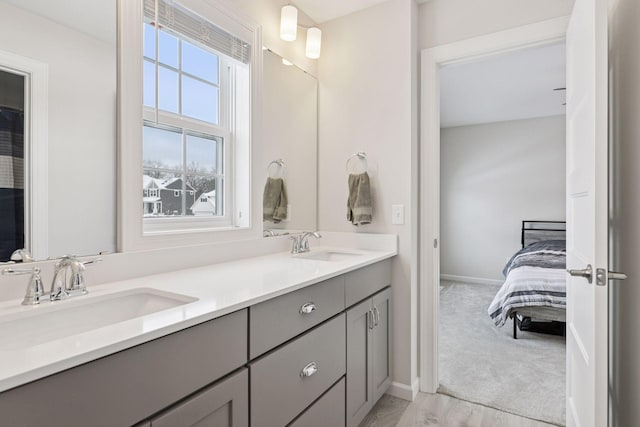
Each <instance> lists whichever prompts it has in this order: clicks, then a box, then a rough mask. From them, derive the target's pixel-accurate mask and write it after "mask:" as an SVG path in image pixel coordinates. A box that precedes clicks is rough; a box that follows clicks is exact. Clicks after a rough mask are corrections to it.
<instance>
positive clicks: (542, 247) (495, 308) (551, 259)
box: [487, 221, 567, 339]
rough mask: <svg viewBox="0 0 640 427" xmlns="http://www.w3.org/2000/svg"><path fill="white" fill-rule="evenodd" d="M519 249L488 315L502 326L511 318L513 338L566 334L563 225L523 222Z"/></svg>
mask: <svg viewBox="0 0 640 427" xmlns="http://www.w3.org/2000/svg"><path fill="white" fill-rule="evenodd" d="M521 244H522V249H520V250H519V251H518V252H516V253H515V254H514V255H513V256H512V257H511V259H510V260H509V261H508V262H507V264H506V265H505V267H504V270H503V274H504V276H505V282H504V284H503V285H502V286H501V287H500V289H499V290H498V292H497V293H496V296H495V297H494V299H493V301H492V302H491V305H490V306H489V309H488V310H487V311H488V314H489V316H490V317H491V319H492V320H493V321H494V323H495V325H496V326H498V327H502V326H504V325H505V323H507V321H508V320H509V318H512V319H513V338H514V339H517V331H518V326H520V328H521V330H529V331H534V332H547V333H554V334H564V333H565V320H566V303H567V301H566V272H565V268H566V223H565V222H564V221H522V230H521Z"/></svg>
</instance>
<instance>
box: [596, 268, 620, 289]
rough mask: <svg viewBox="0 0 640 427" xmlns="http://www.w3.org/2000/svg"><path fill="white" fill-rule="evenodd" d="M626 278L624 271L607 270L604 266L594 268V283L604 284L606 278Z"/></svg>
mask: <svg viewBox="0 0 640 427" xmlns="http://www.w3.org/2000/svg"><path fill="white" fill-rule="evenodd" d="M626 278H627V275H626V274H624V273H618V272H617V271H609V272H607V270H605V269H604V268H598V269H597V270H596V285H598V286H605V285H606V284H607V283H606V281H607V279H608V280H624V279H626Z"/></svg>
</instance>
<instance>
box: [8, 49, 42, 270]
mask: <svg viewBox="0 0 640 427" xmlns="http://www.w3.org/2000/svg"><path fill="white" fill-rule="evenodd" d="M0 66H2V68H6V69H8V70H10V71H11V70H14V71H16V72H17V73H18V74H22V75H24V76H25V79H26V82H25V105H24V112H25V122H26V123H25V126H24V140H25V142H26V143H25V145H24V157H25V159H26V162H25V169H24V171H25V182H24V189H25V193H24V194H25V200H24V202H25V203H24V210H25V216H24V218H25V246H26V247H27V249H29V251H30V252H31V254H32V255H33V257H34V258H35V259H46V258H47V257H48V256H49V206H48V203H49V163H48V157H49V66H48V65H47V64H46V63H44V62H40V61H36V60H34V59H31V58H26V57H24V56H20V55H16V54H14V53H11V52H6V51H0ZM16 249H20V248H16Z"/></svg>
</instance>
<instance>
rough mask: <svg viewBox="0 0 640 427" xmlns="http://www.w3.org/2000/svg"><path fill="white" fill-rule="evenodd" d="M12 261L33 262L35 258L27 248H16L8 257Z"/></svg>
mask: <svg viewBox="0 0 640 427" xmlns="http://www.w3.org/2000/svg"><path fill="white" fill-rule="evenodd" d="M9 259H10V260H11V261H13V262H33V261H35V259H33V257H32V256H31V252H29V250H28V249H25V248H22V249H16V250H15V251H13V253H12V254H11V258H9Z"/></svg>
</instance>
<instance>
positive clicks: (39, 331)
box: [0, 288, 198, 350]
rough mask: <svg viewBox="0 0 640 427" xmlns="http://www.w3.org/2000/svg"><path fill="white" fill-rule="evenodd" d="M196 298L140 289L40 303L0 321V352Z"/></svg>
mask: <svg viewBox="0 0 640 427" xmlns="http://www.w3.org/2000/svg"><path fill="white" fill-rule="evenodd" d="M197 300H198V299H197V298H193V297H188V296H185V295H179V294H174V293H171V292H163V291H159V290H156V289H149V288H139V289H132V290H130V291H123V292H117V293H114V294H109V295H103V296H98V297H91V295H89V296H87V297H78V298H77V299H75V298H74V299H69V300H66V301H62V302H55V303H48V302H45V303H40V306H38V307H34V308H33V309H32V310H29V311H26V312H19V313H15V314H9V315H6V316H1V317H0V349H4V350H17V349H21V348H27V347H31V346H34V345H38V344H43V343H46V342H50V341H54V340H57V339H61V338H66V337H69V336H72V335H77V334H81V333H83V332H88V331H90V330H93V329H98V328H102V327H105V326H109V325H113V324H116V323H119V322H124V321H126V320H130V319H135V318H136V317H141V316H145V315H147V314H152V313H157V312H159V311H163V310H167V309H169V308H173V307H178V306H180V305H183V304H188V303H190V302H194V301H197Z"/></svg>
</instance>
